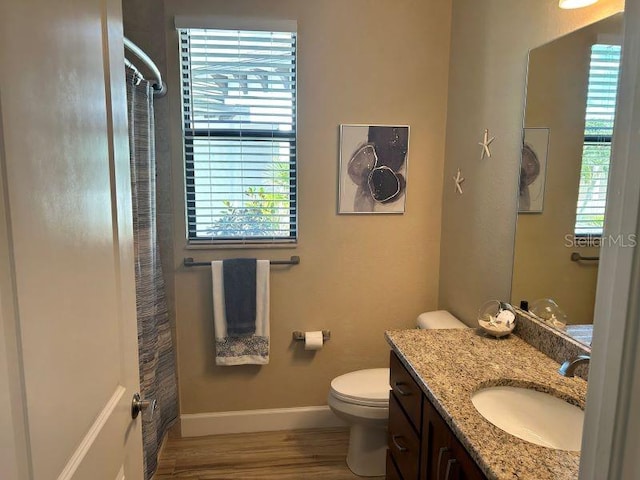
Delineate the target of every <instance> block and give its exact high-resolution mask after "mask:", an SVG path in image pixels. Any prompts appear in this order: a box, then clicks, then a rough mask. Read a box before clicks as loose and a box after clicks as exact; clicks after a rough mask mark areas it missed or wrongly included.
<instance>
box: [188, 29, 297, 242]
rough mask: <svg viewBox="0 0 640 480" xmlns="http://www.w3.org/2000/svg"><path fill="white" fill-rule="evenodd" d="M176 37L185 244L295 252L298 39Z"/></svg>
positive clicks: (233, 34)
mask: <svg viewBox="0 0 640 480" xmlns="http://www.w3.org/2000/svg"><path fill="white" fill-rule="evenodd" d="M179 34H180V43H181V63H182V101H183V114H184V153H185V162H186V165H185V167H186V204H187V230H188V240H189V243H191V244H194V243H195V244H197V243H281V242H285V243H293V242H295V241H296V238H297V209H296V206H297V201H296V183H297V182H296V34H295V33H294V32H273V31H269V32H267V31H248V30H220V29H195V28H190V29H179Z"/></svg>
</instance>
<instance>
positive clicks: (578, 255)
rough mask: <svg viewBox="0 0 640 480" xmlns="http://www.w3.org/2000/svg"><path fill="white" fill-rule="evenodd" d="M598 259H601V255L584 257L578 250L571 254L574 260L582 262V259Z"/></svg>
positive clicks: (589, 260)
mask: <svg viewBox="0 0 640 480" xmlns="http://www.w3.org/2000/svg"><path fill="white" fill-rule="evenodd" d="M598 260H600V257H583V256H582V255H580V254H579V253H578V252H573V253H572V254H571V261H572V262H582V261H588V262H597V261H598Z"/></svg>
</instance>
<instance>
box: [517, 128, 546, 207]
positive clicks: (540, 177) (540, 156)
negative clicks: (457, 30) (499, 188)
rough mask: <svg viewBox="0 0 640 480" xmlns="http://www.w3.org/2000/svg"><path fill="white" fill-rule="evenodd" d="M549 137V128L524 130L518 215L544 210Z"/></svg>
mask: <svg viewBox="0 0 640 480" xmlns="http://www.w3.org/2000/svg"><path fill="white" fill-rule="evenodd" d="M549 136H550V130H549V128H525V129H524V132H523V138H522V154H521V157H520V187H519V191H520V193H519V198H518V213H542V212H543V210H544V190H545V183H546V177H547V159H548V154H549Z"/></svg>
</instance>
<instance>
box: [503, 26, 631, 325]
mask: <svg viewBox="0 0 640 480" xmlns="http://www.w3.org/2000/svg"><path fill="white" fill-rule="evenodd" d="M621 20H622V19H621V17H620V18H617V20H616V21H614V20H609V21H601V22H598V23H597V24H595V25H593V26H590V27H586V28H583V29H581V30H580V31H579V32H575V33H573V34H571V35H568V36H565V37H562V38H561V39H558V40H556V41H554V42H551V43H549V44H547V45H544V46H542V47H541V48H536V49H534V50H533V51H532V52H531V54H530V56H529V72H528V81H527V106H526V115H525V126H526V127H546V128H549V129H550V141H549V154H548V160H547V175H546V189H545V194H544V210H543V212H542V213H540V214H538V213H533V214H519V215H518V225H517V229H516V241H515V256H514V266H513V283H512V291H511V298H512V301H513V302H515V303H516V304H517V303H519V301H520V300H521V299H528V300H529V301H531V300H535V299H538V298H553V299H554V300H555V301H556V302H557V303H558V305H560V307H561V308H562V310H564V311H565V313H567V315H568V320H569V323H573V324H576V323H578V324H579V323H592V321H593V307H594V301H595V290H596V281H597V274H598V264H597V263H594V262H572V261H571V259H570V253H571V252H572V251H579V252H580V253H581V254H582V255H587V256H590V255H598V249H597V248H593V247H591V248H589V247H581V248H577V247H572V248H569V246H568V245H567V239H566V236H567V235H572V234H573V231H574V225H575V217H576V215H575V214H576V204H577V200H578V186H579V183H580V169H581V164H582V145H583V137H584V119H585V109H586V97H587V84H588V76H589V63H590V54H591V46H592V45H593V44H594V43H597V41H598V34H606V33H609V34H611V33H617V34H619V35H620V34H621V29H622V28H621V27H622V25H621Z"/></svg>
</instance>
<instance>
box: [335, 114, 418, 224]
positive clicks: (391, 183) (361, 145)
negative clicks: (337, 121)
mask: <svg viewBox="0 0 640 480" xmlns="http://www.w3.org/2000/svg"><path fill="white" fill-rule="evenodd" d="M409 133H410V132H409V126H408V125H377V124H371V125H368V124H364V125H363V124H342V125H340V168H339V174H338V183H339V189H338V213H339V214H402V213H404V211H405V204H406V190H407V172H408V168H407V167H408V160H409Z"/></svg>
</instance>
